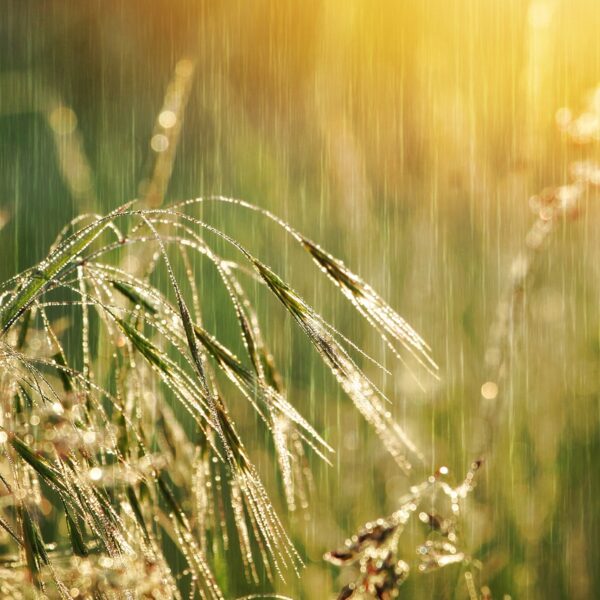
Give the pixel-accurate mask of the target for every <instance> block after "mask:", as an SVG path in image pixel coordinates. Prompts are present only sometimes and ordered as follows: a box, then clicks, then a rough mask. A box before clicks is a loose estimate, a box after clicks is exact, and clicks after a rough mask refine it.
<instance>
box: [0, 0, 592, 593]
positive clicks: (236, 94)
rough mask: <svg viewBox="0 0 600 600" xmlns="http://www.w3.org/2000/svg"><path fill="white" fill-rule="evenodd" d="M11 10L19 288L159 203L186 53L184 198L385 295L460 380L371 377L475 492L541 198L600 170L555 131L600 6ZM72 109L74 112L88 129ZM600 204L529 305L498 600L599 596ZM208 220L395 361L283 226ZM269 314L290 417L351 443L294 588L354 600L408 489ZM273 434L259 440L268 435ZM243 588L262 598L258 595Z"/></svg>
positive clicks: (198, 5)
mask: <svg viewBox="0 0 600 600" xmlns="http://www.w3.org/2000/svg"><path fill="white" fill-rule="evenodd" d="M1 8H2V17H1V18H0V173H1V174H2V175H1V177H0V208H1V210H2V213H1V214H2V222H3V223H4V226H3V228H2V230H1V231H0V240H1V248H2V260H1V261H0V277H1V278H2V279H3V280H4V279H6V278H8V277H10V276H12V275H14V274H15V273H16V272H18V271H19V270H21V269H23V268H25V267H28V266H30V265H31V264H32V263H33V262H34V261H37V260H39V259H41V258H42V257H43V256H44V254H45V252H46V250H47V248H48V246H49V245H50V244H51V242H52V241H53V240H54V238H55V236H56V234H57V233H58V231H59V230H60V228H61V227H62V226H63V225H64V223H65V222H66V221H67V220H69V219H70V218H72V217H73V216H74V215H76V214H78V213H79V212H82V211H89V210H92V211H95V212H106V211H108V210H110V209H113V208H115V207H117V206H118V205H120V204H121V203H123V202H125V201H127V200H129V199H131V198H134V197H136V196H137V195H138V191H139V187H138V186H139V183H140V181H141V180H142V179H143V178H144V177H145V176H147V170H148V164H149V163H151V160H152V149H151V148H150V139H151V137H152V132H153V127H154V122H155V119H156V116H157V114H158V112H159V111H160V109H161V106H162V103H163V97H164V94H165V90H166V88H167V86H168V83H169V81H170V80H171V78H172V76H173V71H174V68H175V65H176V63H177V61H179V60H180V59H181V58H183V57H191V58H192V59H194V60H195V61H197V67H196V72H195V75H194V82H193V86H192V89H191V94H190V99H189V104H188V107H187V110H186V113H185V121H184V125H183V129H182V133H181V140H180V144H179V146H178V149H177V158H176V162H175V166H174V170H173V176H172V179H171V181H170V184H169V186H168V190H167V193H166V198H167V200H175V199H185V198H191V197H195V196H201V195H205V194H212V193H218V194H223V195H227V196H234V197H238V198H245V199H247V200H249V201H251V202H254V203H256V204H258V205H260V206H262V207H265V208H268V209H271V210H273V211H274V212H275V213H276V214H278V215H280V216H281V217H283V218H285V219H286V220H287V221H289V222H290V223H291V224H292V225H293V226H294V227H295V228H297V229H299V230H300V231H302V232H304V233H305V234H307V235H308V236H309V237H311V238H312V239H314V240H315V241H317V242H319V243H320V244H322V246H323V247H325V248H326V249H327V250H329V251H330V252H332V253H333V254H335V255H336V256H338V257H340V258H342V259H343V260H344V261H345V262H346V263H347V264H348V265H349V266H350V267H351V268H352V269H353V270H354V271H356V272H358V273H359V274H360V275H361V276H362V277H363V278H364V279H366V280H367V281H368V282H370V283H371V284H372V285H373V287H374V288H375V289H376V290H377V291H379V292H380V293H381V295H382V296H383V297H384V298H386V299H387V300H388V301H389V302H390V304H391V305H392V306H393V307H394V308H396V309H397V310H398V312H399V313H400V314H402V315H403V316H404V317H405V318H406V319H407V320H408V321H409V322H410V323H411V324H412V325H413V326H415V328H416V329H417V330H418V331H419V332H420V333H421V334H422V335H423V336H424V337H425V339H426V340H427V341H428V342H429V343H430V344H431V346H432V348H433V353H434V356H435V358H436V360H437V361H438V363H439V364H440V365H441V367H442V379H441V381H440V382H435V381H433V380H432V379H430V378H427V376H422V377H421V379H422V383H423V387H424V389H420V388H419V387H418V386H417V385H416V384H415V381H414V379H413V378H412V377H411V375H410V373H408V372H407V371H406V369H404V368H403V367H402V365H401V364H400V363H397V362H395V361H392V360H391V358H390V357H389V356H388V358H387V359H385V360H387V362H386V364H387V366H388V367H389V368H390V369H391V370H392V375H388V376H386V377H382V376H381V374H379V373H378V372H377V371H376V370H374V369H371V367H369V365H368V363H367V364H366V365H365V368H366V370H367V372H368V373H369V375H372V376H373V378H374V379H375V380H376V381H377V382H378V383H380V384H381V385H382V386H383V387H384V388H385V391H386V392H387V394H388V396H389V397H390V398H391V399H392V400H393V406H392V409H393V411H394V413H395V414H396V416H397V417H398V419H399V420H400V422H402V423H403V424H404V425H405V426H406V428H407V429H408V431H409V432H410V433H411V434H412V436H413V438H414V439H415V440H416V441H417V442H418V443H419V445H420V447H421V448H422V449H423V450H424V451H425V452H426V454H427V456H428V460H429V461H430V466H431V468H432V469H435V468H437V467H439V466H440V465H441V464H444V465H447V466H448V467H449V468H450V474H451V475H450V476H451V478H455V479H456V481H457V482H458V481H460V480H461V478H462V476H463V475H464V473H465V472H466V470H467V468H468V465H469V463H470V461H471V460H472V459H473V456H472V450H471V449H472V446H473V440H474V439H475V438H476V436H477V434H478V431H477V421H476V416H477V413H478V403H479V388H480V386H481V384H482V382H483V381H484V379H483V377H484V374H483V370H482V365H483V353H484V349H485V345H486V341H487V340H488V336H489V328H490V324H491V322H492V320H493V317H494V314H495V310H496V304H497V301H498V298H499V294H500V292H501V290H502V288H503V287H504V285H505V283H506V280H507V275H508V269H509V267H510V264H511V262H512V259H513V257H514V256H515V254H516V252H518V250H519V249H520V248H521V247H522V246H523V243H524V235H525V233H526V231H527V229H528V227H529V225H530V223H531V220H532V215H531V212H530V210H529V207H528V198H529V196H531V195H532V194H534V193H536V192H538V191H539V190H541V189H542V188H544V187H546V186H548V185H555V184H560V183H562V182H564V181H566V180H567V167H568V165H569V163H570V161H572V160H574V159H575V158H578V157H581V156H582V155H585V156H587V155H588V154H589V153H592V155H593V153H594V146H593V144H592V146H591V148H589V147H587V146H586V147H583V146H577V145H573V144H570V143H569V142H568V141H567V140H565V139H563V137H562V136H561V135H560V134H559V133H558V132H557V130H556V127H555V114H556V111H557V110H558V109H559V108H561V107H563V106H570V107H572V108H573V109H574V110H575V111H578V110H580V109H581V108H582V107H584V106H585V103H586V98H587V95H588V94H589V93H591V92H593V90H594V89H595V87H596V86H597V85H598V83H599V82H600V37H599V36H598V33H597V32H598V30H599V26H600V10H599V9H598V5H597V3H596V2H595V1H594V0H570V1H566V0H543V1H542V0H536V1H532V2H529V1H525V0H522V1H517V0H505V1H502V2H493V1H487V0H483V1H476V0H454V1H451V2H448V1H445V2H442V1H439V0H428V1H426V2H417V1H414V2H397V1H395V0H389V1H377V0H376V1H373V2H368V1H366V0H343V1H342V0H340V1H333V0H330V1H317V0H305V1H304V2H292V1H287V0H284V1H281V2H275V1H269V0H255V1H253V2H243V1H225V2H214V1H209V0H206V1H204V0H198V1H192V0H188V1H186V0H168V1H167V0H153V1H152V2H141V1H139V0H127V1H125V0H104V1H103V2H70V1H67V0H62V1H59V0H46V1H43V2H40V1H39V0H4V1H3V2H2V7H1ZM56 107H63V108H64V107H68V111H69V112H68V113H66V114H67V115H68V119H67V120H66V126H67V127H68V132H67V133H68V135H65V131H64V130H62V129H61V127H62V128H64V127H65V119H62V120H60V119H57V118H56V113H53V111H54V110H55V109H56ZM53 114H54V117H53V116H52V115H53ZM63 116H64V115H63ZM66 144H68V145H66ZM61 161H63V162H62V163H61ZM61 164H62V167H61ZM65 169H66V170H67V171H69V172H71V174H72V173H75V179H74V180H72V181H71V183H69V181H68V177H65ZM67 175H68V174H67ZM73 182H74V183H73ZM584 204H585V207H584V208H585V210H584V211H583V216H582V218H581V219H579V221H578V222H576V223H564V224H563V225H561V226H560V227H559V228H558V233H557V235H556V236H555V238H554V242H553V244H552V245H551V246H550V247H549V248H548V250H547V251H546V252H545V254H544V256H543V259H542V261H541V266H540V268H539V270H538V271H537V272H536V273H535V277H534V280H533V284H532V286H531V288H530V289H528V292H527V300H526V316H525V319H524V321H523V324H522V326H521V332H520V333H521V334H522V341H521V343H519V344H517V345H516V346H515V348H514V361H513V368H512V370H511V373H510V377H509V381H508V387H507V389H508V393H507V395H506V398H505V403H504V404H503V405H502V410H503V411H504V414H502V415H501V416H500V419H499V423H500V431H499V434H498V439H497V443H496V447H495V451H494V455H493V457H492V460H491V461H490V462H489V463H488V464H487V465H486V467H485V471H484V474H483V477H482V479H481V480H480V486H479V487H478V489H477V491H476V492H475V500H474V502H473V505H472V507H471V512H469V514H468V516H467V522H468V523H467V525H466V527H467V530H468V538H469V541H470V546H471V547H470V550H471V551H472V552H473V553H474V556H475V557H478V558H481V560H482V563H483V566H482V572H481V582H482V584H483V583H485V584H487V585H489V586H490V588H491V589H492V592H493V594H494V598H502V595H503V594H510V595H511V596H512V597H513V598H592V597H596V596H597V595H599V594H600V592H599V591H598V590H600V573H599V572H598V569H597V565H598V564H599V562H600V550H599V548H598V543H599V540H600V505H599V502H600V501H599V498H600V489H599V488H600V478H599V477H598V460H599V458H600V431H599V425H600V420H599V419H600V368H599V367H600V329H599V304H600V285H599V275H600V266H599V265H600V237H599V235H598V227H597V223H598V217H599V216H600V210H599V209H598V207H597V202H596V201H595V199H594V198H593V197H589V198H588V197H586V199H585V203H584ZM206 214H207V215H209V217H210V219H211V221H212V222H213V223H215V224H216V225H219V226H222V227H223V229H224V230H226V231H227V232H229V233H231V234H232V235H234V237H237V238H239V239H240V240H241V241H243V243H245V244H246V245H248V247H250V248H252V249H253V251H254V252H255V253H256V254H257V255H258V256H259V257H261V258H262V259H264V261H265V262H267V263H268V264H271V265H273V267H274V268H275V269H276V270H277V271H278V272H279V273H280V274H281V275H282V276H284V278H286V279H287V280H288V281H290V282H291V284H292V285H293V286H294V287H295V288H296V289H298V290H299V291H300V292H301V293H302V294H303V295H304V296H305V297H306V298H307V299H308V300H309V301H310V302H312V303H314V304H315V306H316V307H317V308H318V310H320V311H321V312H322V314H324V316H325V317H327V318H330V319H332V320H333V321H334V322H335V324H336V325H337V326H338V327H339V328H340V330H341V331H343V332H344V333H345V334H347V335H350V336H351V337H352V339H354V340H355V341H357V342H358V343H359V344H360V345H361V346H364V347H365V348H366V349H368V350H369V351H370V352H372V353H373V354H374V355H375V356H377V357H378V358H380V359H382V360H384V359H383V358H382V357H384V355H385V353H384V351H383V348H382V344H381V341H378V340H377V338H376V336H375V335H373V334H372V333H370V332H369V330H368V327H367V326H366V324H365V323H364V322H363V321H362V320H360V318H359V317H358V316H357V315H356V314H355V313H354V312H353V311H352V310H351V308H350V307H349V305H348V304H347V303H345V302H344V301H343V300H342V299H340V298H339V296H338V295H337V294H335V293H334V290H333V289H332V286H331V285H330V284H329V283H328V282H327V281H325V280H324V279H323V277H322V276H320V274H318V273H316V271H315V269H314V268H313V267H312V265H311V263H310V260H309V259H308V258H307V257H306V256H303V254H302V252H301V251H300V250H298V249H296V248H295V247H294V246H293V245H292V244H290V243H289V240H286V239H285V237H284V236H283V234H282V233H281V232H280V231H279V230H278V229H277V228H276V227H274V226H273V225H272V224H269V223H268V222H266V221H264V220H261V219H259V218H257V217H255V216H252V215H251V214H249V213H247V212H240V211H236V210H235V209H232V208H231V207H221V208H211V209H207V213H206ZM203 289H204V290H205V291H206V296H207V299H206V303H207V307H208V308H207V311H206V312H207V319H208V321H209V323H210V324H211V328H212V330H218V331H219V333H220V334H222V335H223V336H224V337H225V338H227V335H228V328H229V327H231V328H233V326H234V324H231V325H230V323H231V318H230V315H227V314H224V313H223V310H222V308H220V304H219V302H218V301H216V300H215V299H214V297H213V299H212V300H211V293H210V292H211V285H210V281H209V282H207V283H206V285H205V286H204V287H203ZM213 296H214V295H213ZM258 308H259V311H260V313H261V315H262V316H263V326H264V328H265V330H266V332H267V334H268V335H267V337H268V338H269V339H270V341H271V346H272V347H273V350H274V352H275V354H276V357H277V359H278V362H279V365H280V366H281V368H282V371H283V372H284V373H285V375H286V376H287V380H288V382H289V383H288V385H289V388H290V397H291V400H292V402H293V403H294V404H295V405H296V406H297V407H298V408H299V409H300V410H301V412H302V413H303V414H305V415H307V416H308V417H310V418H311V419H312V420H313V421H314V422H315V423H316V424H317V425H318V427H319V429H320V430H322V431H324V433H325V434H326V436H327V439H328V440H329V441H330V442H331V443H332V445H333V446H334V447H335V448H336V451H337V453H336V456H335V460H334V466H333V467H332V468H328V467H326V466H325V465H321V464H319V463H318V461H316V460H315V461H314V463H315V464H314V466H315V473H316V484H317V485H316V488H317V489H316V495H315V497H314V500H313V507H312V508H311V510H310V511H309V513H308V514H307V515H295V516H293V517H291V516H285V521H286V522H287V523H288V524H289V527H290V530H291V531H292V533H293V538H294V541H295V542H296V543H297V544H298V546H299V548H300V549H301V551H302V553H303V555H304V556H305V557H306V558H307V562H308V567H307V569H306V570H305V571H304V573H303V574H302V577H301V578H300V579H299V580H292V581H290V582H288V585H287V586H281V589H282V590H283V591H286V592H287V593H289V594H291V595H292V596H293V597H294V598H307V599H311V600H312V599H321V598H329V597H334V596H333V594H334V590H336V589H339V588H340V587H341V585H342V583H343V582H344V581H345V580H344V574H343V573H342V574H340V573H339V572H338V571H337V570H336V569H331V568H329V567H328V566H326V564H325V563H324V562H323V561H322V560H321V558H322V555H323V553H324V552H325V551H326V550H328V549H331V548H333V547H336V546H339V545H340V544H341V543H342V542H343V540H344V539H345V537H346V536H347V535H349V534H351V533H352V532H353V531H354V530H356V529H357V528H358V527H359V526H360V525H361V524H362V523H364V522H365V521H367V520H369V519H373V518H375V517H377V516H381V515H384V514H387V513H388V512H391V511H393V510H395V509H396V508H397V507H398V505H397V501H398V497H399V496H400V495H401V494H402V493H403V492H405V491H406V489H407V487H408V484H407V481H406V478H405V477H404V476H403V475H402V473H401V472H399V471H398V469H397V467H395V465H394V463H393V461H392V460H391V459H390V458H389V457H387V455H386V454H385V452H384V451H383V449H382V447H381V445H380V443H379V442H378V441H377V439H376V437H375V435H374V434H373V432H372V431H371V430H369V428H368V427H367V426H366V425H365V424H364V423H363V422H362V421H361V419H360V416H359V415H357V413H356V411H355V410H354V409H353V407H352V405H351V402H350V401H349V400H347V399H346V398H345V397H343V395H342V394H341V393H340V392H339V391H338V390H337V389H336V386H335V385H334V383H333V382H332V381H331V377H330V376H329V375H328V374H327V373H325V371H324V369H323V367H321V366H320V364H319V363H320V361H319V359H318V358H317V357H315V356H314V353H313V352H312V351H311V349H310V348H309V345H308V344H307V343H306V342H305V341H304V340H303V339H302V337H301V336H300V335H298V334H297V332H296V331H295V328H294V327H293V325H292V324H291V323H290V320H289V319H287V318H286V316H285V314H284V313H283V310H278V307H275V304H274V303H272V302H269V303H266V304H265V305H261V306H259V307H258ZM274 308H277V309H274ZM227 317H229V318H227ZM232 331H233V329H232ZM254 424H255V422H254V420H253V418H251V417H250V416H248V419H247V422H246V421H245V422H243V423H240V428H241V430H242V434H243V435H245V436H246V439H248V437H250V438H252V435H253V434H252V432H253V427H254ZM262 442H263V440H261V439H256V440H255V443H254V444H251V445H253V446H255V447H253V448H252V453H253V457H254V459H255V460H256V461H257V463H258V464H259V466H260V467H261V473H263V475H264V476H265V479H266V482H267V486H268V488H269V489H270V490H271V491H272V492H273V495H274V496H276V495H277V491H278V488H277V482H276V476H275V470H274V467H273V462H272V459H271V457H269V456H268V454H269V453H268V451H267V450H265V449H264V444H263V443H262ZM276 504H277V506H278V508H279V509H280V512H281V513H284V512H285V511H284V508H283V502H282V501H281V498H279V499H276ZM482 548H485V552H484V551H482ZM408 558H409V559H410V560H412V557H411V556H409V557H408ZM234 571H235V568H234ZM459 576H460V572H459V570H458V568H455V567H449V568H448V569H446V570H442V571H440V572H438V573H435V574H431V575H415V576H414V577H411V578H410V579H409V582H408V583H407V584H406V586H405V587H404V588H402V597H408V598H444V597H454V594H455V590H456V585H457V579H458V578H459ZM230 589H231V590H232V593H234V594H242V593H246V592H248V590H247V589H246V587H245V585H244V583H243V581H242V577H241V575H240V577H239V581H238V580H237V579H236V578H235V577H234V578H233V579H232V581H231V583H230ZM456 594H457V597H465V594H464V590H459V591H458V592H456Z"/></svg>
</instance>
